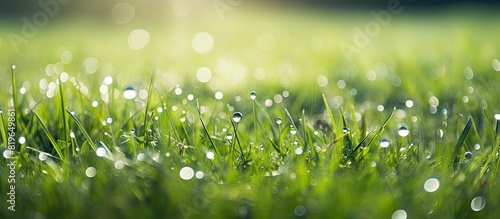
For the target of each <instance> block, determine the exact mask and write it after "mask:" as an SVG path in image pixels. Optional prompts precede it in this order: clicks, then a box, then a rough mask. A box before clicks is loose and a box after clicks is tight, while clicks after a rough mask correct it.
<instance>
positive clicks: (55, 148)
mask: <svg viewBox="0 0 500 219" xmlns="http://www.w3.org/2000/svg"><path fill="white" fill-rule="evenodd" d="M33 114H35V117H36V118H37V120H38V122H39V123H40V125H41V126H42V130H43V132H44V133H45V136H46V137H47V138H48V139H49V141H50V143H51V144H52V147H54V150H56V153H57V155H58V156H59V158H61V159H62V160H66V157H65V156H64V154H63V153H62V151H61V149H60V148H59V145H58V144H57V142H56V140H55V139H54V137H52V135H51V134H50V132H49V130H48V129H47V126H45V123H43V121H42V119H41V118H40V116H39V115H38V113H36V112H35V111H33Z"/></svg>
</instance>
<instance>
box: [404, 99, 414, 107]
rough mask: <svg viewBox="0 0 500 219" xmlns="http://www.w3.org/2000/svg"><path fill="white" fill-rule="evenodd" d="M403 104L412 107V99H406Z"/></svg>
mask: <svg viewBox="0 0 500 219" xmlns="http://www.w3.org/2000/svg"><path fill="white" fill-rule="evenodd" d="M405 105H406V107H408V108H412V107H413V101H412V100H406V102H405Z"/></svg>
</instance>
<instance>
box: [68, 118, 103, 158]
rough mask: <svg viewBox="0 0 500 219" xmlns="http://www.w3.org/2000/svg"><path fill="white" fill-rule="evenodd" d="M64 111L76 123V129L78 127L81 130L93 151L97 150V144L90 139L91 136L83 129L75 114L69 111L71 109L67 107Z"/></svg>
mask: <svg viewBox="0 0 500 219" xmlns="http://www.w3.org/2000/svg"><path fill="white" fill-rule="evenodd" d="M65 111H66V113H68V115H69V116H70V117H71V118H72V119H73V120H74V121H75V123H76V125H77V126H78V129H80V131H81V132H82V134H83V136H84V137H85V139H87V141H88V143H89V144H90V147H92V149H93V150H94V151H95V150H97V146H96V145H95V144H94V142H93V141H92V138H91V137H90V135H89V133H88V132H87V131H86V130H85V127H84V126H83V125H82V123H81V122H80V120H78V119H77V118H76V116H75V115H73V114H72V113H71V111H69V110H68V109H65Z"/></svg>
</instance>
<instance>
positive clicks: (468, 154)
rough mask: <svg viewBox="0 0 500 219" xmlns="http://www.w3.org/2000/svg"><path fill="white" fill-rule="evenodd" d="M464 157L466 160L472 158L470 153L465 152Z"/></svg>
mask: <svg viewBox="0 0 500 219" xmlns="http://www.w3.org/2000/svg"><path fill="white" fill-rule="evenodd" d="M464 157H465V158H466V159H471V158H472V152H470V151H467V152H465V154H464Z"/></svg>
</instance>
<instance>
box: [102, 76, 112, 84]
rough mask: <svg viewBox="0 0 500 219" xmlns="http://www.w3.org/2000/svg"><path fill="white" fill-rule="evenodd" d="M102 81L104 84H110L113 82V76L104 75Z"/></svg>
mask: <svg viewBox="0 0 500 219" xmlns="http://www.w3.org/2000/svg"><path fill="white" fill-rule="evenodd" d="M103 81H104V84H105V85H111V84H112V83H113V77H111V76H106V77H105V78H104V80H103Z"/></svg>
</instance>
